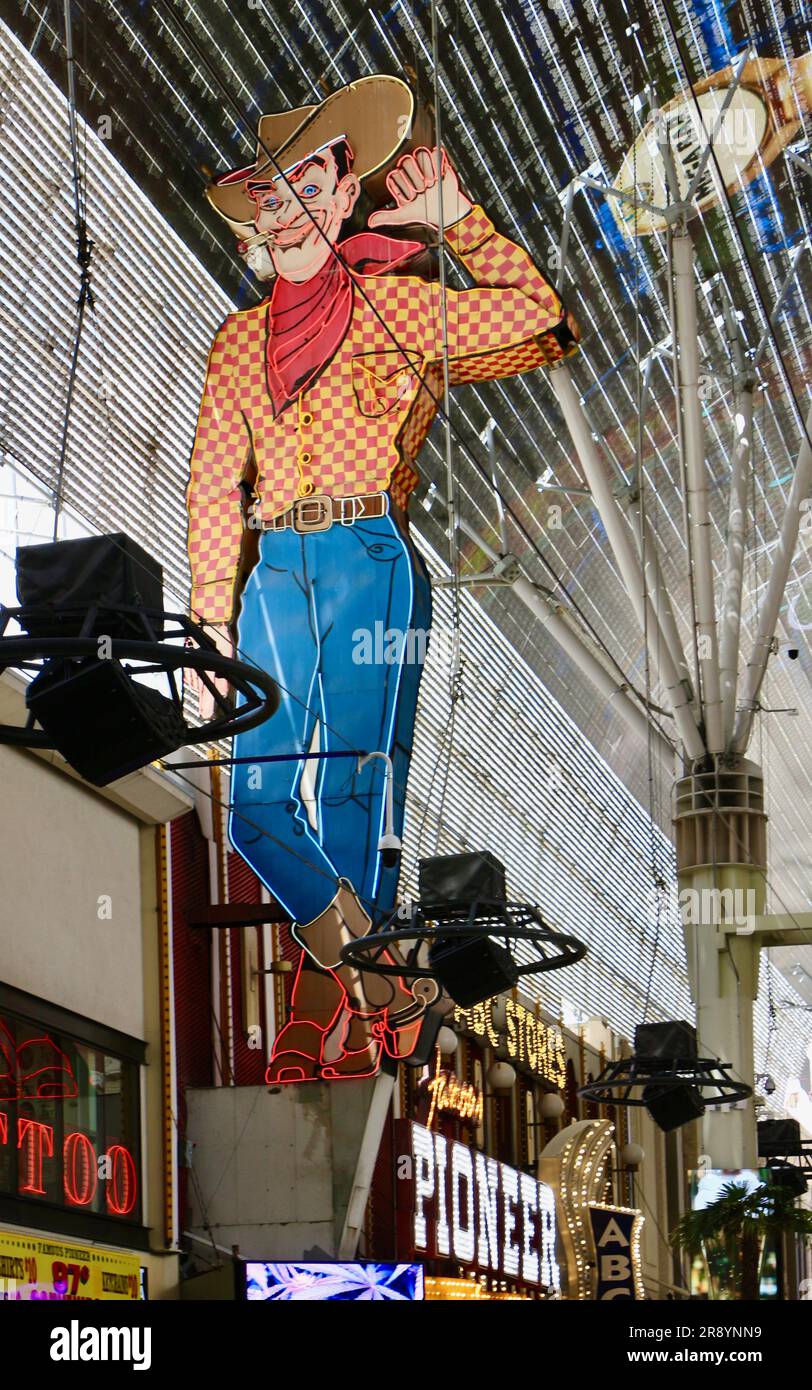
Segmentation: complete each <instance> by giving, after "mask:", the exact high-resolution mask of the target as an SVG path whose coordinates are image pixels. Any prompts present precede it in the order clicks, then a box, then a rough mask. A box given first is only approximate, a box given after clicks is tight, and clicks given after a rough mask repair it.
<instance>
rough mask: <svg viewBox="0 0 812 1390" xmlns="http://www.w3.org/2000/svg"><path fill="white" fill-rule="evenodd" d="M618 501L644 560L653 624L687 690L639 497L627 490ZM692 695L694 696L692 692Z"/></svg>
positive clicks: (653, 544)
mask: <svg viewBox="0 0 812 1390" xmlns="http://www.w3.org/2000/svg"><path fill="white" fill-rule="evenodd" d="M621 501H622V502H625V506H626V508H627V510H628V512H629V515H630V517H631V518H632V522H633V526H634V532H635V538H636V540H637V549H638V553H639V555H640V563H641V565H642V563H643V559H644V557H645V570H646V579H647V581H648V592H649V594H650V596H651V601H652V603H653V605H654V611H655V613H656V614H657V621H658V622H659V624H660V627H661V629H662V634H663V640H664V642H665V644H666V646H667V647H668V650H669V652H670V653H671V658H672V660H673V662H674V665H675V666H676V668H677V671H678V672H679V677H680V680H681V681H682V683H683V685H684V687H685V689H686V690H688V689H690V688H691V684H692V683H691V676H690V672H689V670H688V663H687V661H686V659H685V653H684V651H683V650H682V642H681V641H680V635H679V629H678V627H677V621H676V618H675V617H674V610H673V608H672V607H671V599H670V596H669V593H668V588H667V586H666V583H665V579H664V578H663V572H662V569H661V567H660V558H659V554H658V549H657V541H656V537H655V535H654V532H653V531H652V529H651V525H650V523H649V520H648V518H647V517H644V515H643V508H642V506H641V505H640V498H639V495H637V496H635V494H634V493H633V492H632V491H631V490H629V491H628V492H627V494H626V497H625V499H624V498H623V497H622V498H621ZM694 693H695V694H696V692H694Z"/></svg>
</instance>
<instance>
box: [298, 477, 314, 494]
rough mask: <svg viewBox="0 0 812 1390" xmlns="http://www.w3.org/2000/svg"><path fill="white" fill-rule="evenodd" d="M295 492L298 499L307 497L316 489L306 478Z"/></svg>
mask: <svg viewBox="0 0 812 1390" xmlns="http://www.w3.org/2000/svg"><path fill="white" fill-rule="evenodd" d="M296 491H297V493H298V495H299V496H300V497H309V496H310V494H311V492H315V491H316V487H315V484H314V483H311V482H309V481H308V480H307V478H303V479H302V481H301V482H300V484H299V486H298V487H297V489H296Z"/></svg>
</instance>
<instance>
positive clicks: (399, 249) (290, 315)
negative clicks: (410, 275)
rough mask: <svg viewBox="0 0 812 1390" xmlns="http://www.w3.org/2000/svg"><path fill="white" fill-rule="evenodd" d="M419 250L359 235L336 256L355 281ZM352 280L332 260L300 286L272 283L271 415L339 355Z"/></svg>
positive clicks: (415, 245)
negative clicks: (355, 277) (354, 275)
mask: <svg viewBox="0 0 812 1390" xmlns="http://www.w3.org/2000/svg"><path fill="white" fill-rule="evenodd" d="M423 249H424V248H423V246H422V244H421V243H420V242H418V241H400V240H397V239H396V238H394V237H388V236H382V235H381V234H380V233H379V232H360V233H359V235H358V236H352V237H349V238H348V239H347V241H342V242H340V243H339V245H338V246H337V247H336V250H337V251H338V252H339V254H340V255H341V257H342V260H343V261H344V262H345V263H346V265H347V266H348V267H349V269H350V270H352V271H353V272H354V273H355V274H356V275H385V274H386V273H387V272H388V271H391V270H393V269H394V268H395V267H396V266H399V265H401V264H402V263H403V262H404V261H406V260H409V259H411V257H412V256H414V255H416V254H417V253H418V252H419V251H422V250H423ZM352 297H353V291H352V277H351V275H350V273H349V270H345V268H344V266H343V265H341V264H340V262H339V261H338V260H336V258H335V257H334V256H331V257H330V259H329V260H328V261H327V263H326V264H325V265H324V266H323V267H322V269H321V270H319V271H318V272H317V273H316V274H315V275H314V276H312V278H311V279H310V280H305V281H303V282H302V283H300V284H297V283H294V281H292V280H283V279H282V277H281V275H280V276H278V277H277V280H276V283H275V284H274V287H273V290H272V292H271V299H270V310H269V314H270V321H269V330H270V331H269V333H268V347H267V364H268V384H269V386H270V388H271V396H272V398H273V408H274V415H280V414H281V412H282V411H283V410H284V409H285V407H286V406H288V405H290V403H291V401H294V400H296V397H297V396H299V395H301V393H302V391H304V390H306V389H307V387H308V386H310V385H312V383H313V382H314V381H315V380H316V378H317V377H318V376H319V375H320V374H321V372H322V371H323V370H324V368H325V367H326V366H327V363H328V362H329V361H330V360H331V359H332V358H333V356H334V355H335V353H336V352H337V351H338V349H339V347H340V346H341V343H342V341H343V339H344V335H345V333H346V332H347V329H348V328H349V326H350V319H351V318H352Z"/></svg>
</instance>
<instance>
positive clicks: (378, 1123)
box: [338, 1071, 395, 1260]
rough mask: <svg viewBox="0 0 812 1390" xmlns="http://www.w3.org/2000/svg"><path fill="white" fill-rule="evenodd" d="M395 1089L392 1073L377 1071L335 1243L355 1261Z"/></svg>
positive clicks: (340, 1253) (346, 1257)
mask: <svg viewBox="0 0 812 1390" xmlns="http://www.w3.org/2000/svg"><path fill="white" fill-rule="evenodd" d="M394 1090H395V1075H394V1072H383V1071H381V1072H378V1075H377V1076H376V1077H375V1085H374V1088H373V1091H372V1097H371V1100H370V1104H369V1110H368V1112H367V1117H366V1125H365V1127H364V1137H363V1139H362V1141H361V1148H360V1150H359V1153H358V1160H357V1162H356V1165H355V1173H354V1175H353V1180H352V1187H351V1188H350V1195H349V1200H348V1202H347V1212H346V1216H345V1218H344V1227H343V1230H342V1232H341V1237H340V1240H339V1243H338V1258H339V1259H340V1260H354V1259H355V1256H356V1252H357V1250H358V1241H359V1239H360V1237H361V1231H362V1229H363V1225H364V1214H365V1212H366V1209H367V1202H368V1201H369V1190H370V1188H371V1187H372V1178H373V1175H374V1173H375V1161H376V1159H377V1157H378V1150H379V1148H380V1147H381V1137H382V1135H383V1127H384V1125H385V1123H386V1116H387V1114H388V1113H389V1105H390V1102H391V1100H392V1095H393V1093H394Z"/></svg>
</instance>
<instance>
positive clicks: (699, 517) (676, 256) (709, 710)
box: [672, 231, 725, 753]
mask: <svg viewBox="0 0 812 1390" xmlns="http://www.w3.org/2000/svg"><path fill="white" fill-rule="evenodd" d="M672 247H673V260H674V307H675V317H676V324H675V325H674V329H675V332H674V341H675V345H676V348H677V353H678V362H679V380H680V403H681V406H682V418H683V438H684V445H685V473H686V479H687V491H688V517H689V525H690V528H691V557H692V560H693V568H694V591H695V594H696V627H697V647H698V652H699V669H700V672H701V676H702V690H701V692H697V694H698V695H700V696H701V702H702V714H703V716H704V722H705V741H706V743H707V746H708V752H709V753H721V752H722V751H723V749H724V746H725V745H724V737H723V733H722V697H721V692H720V687H719V650H718V643H717V636H716V606H715V601H714V592H713V563H712V560H711V523H710V512H709V509H708V477H707V469H706V467H705V444H704V436H703V428H702V411H701V407H700V404H699V329H698V324H697V315H696V282H695V280H694V244H693V241H692V240H691V237H690V235H689V234H688V233H687V232H686V231H681V232H679V233H677V234H676V235H675V236H674V238H673V241H672Z"/></svg>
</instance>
